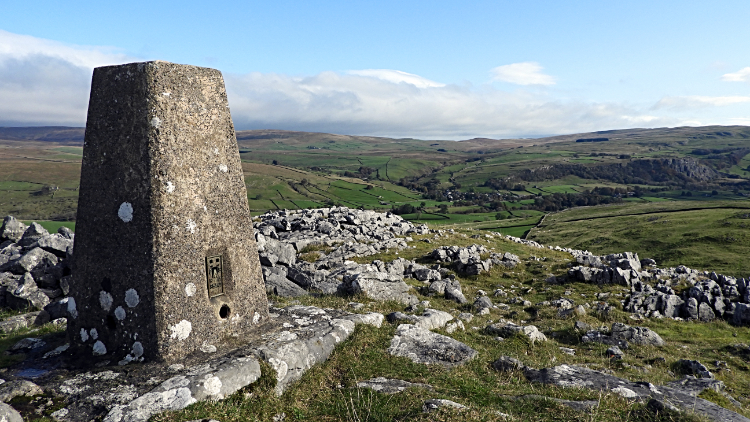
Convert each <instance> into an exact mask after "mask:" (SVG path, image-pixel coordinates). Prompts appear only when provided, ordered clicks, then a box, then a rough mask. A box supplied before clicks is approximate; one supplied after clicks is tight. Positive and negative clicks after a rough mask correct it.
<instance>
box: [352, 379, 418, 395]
mask: <svg viewBox="0 0 750 422" xmlns="http://www.w3.org/2000/svg"><path fill="white" fill-rule="evenodd" d="M357 387H360V388H369V389H370V390H374V391H377V392H378V393H383V394H396V393H400V392H402V391H404V390H406V389H407V388H425V389H428V390H432V386H431V385H429V384H420V383H412V382H407V381H402V380H398V379H390V378H383V377H377V378H373V379H370V380H367V381H360V382H358V383H357Z"/></svg>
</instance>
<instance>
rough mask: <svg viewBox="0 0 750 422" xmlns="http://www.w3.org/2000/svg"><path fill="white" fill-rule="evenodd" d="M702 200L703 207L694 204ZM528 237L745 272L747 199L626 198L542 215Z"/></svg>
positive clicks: (749, 239)
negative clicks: (629, 200) (631, 200)
mask: <svg viewBox="0 0 750 422" xmlns="http://www.w3.org/2000/svg"><path fill="white" fill-rule="evenodd" d="M701 206H708V207H709V208H707V209H694V208H696V207H701ZM528 238H529V239H532V240H536V241H538V242H541V243H544V244H550V245H559V246H566V247H572V248H576V249H587V250H590V251H592V252H595V253H598V254H606V253H615V252H622V251H634V252H638V253H639V254H640V256H641V257H643V258H646V257H650V258H653V259H656V261H657V263H658V264H659V265H660V266H665V267H667V266H676V265H679V264H683V265H687V266H689V267H691V268H697V269H704V270H712V271H717V272H720V273H724V274H728V275H733V276H737V277H746V276H748V274H749V273H750V264H748V263H747V261H746V260H745V259H744V257H746V256H747V255H748V253H750V203H748V202H737V201H734V202H723V203H722V202H710V203H695V202H654V203H628V204H622V205H617V206H610V207H591V208H580V209H572V210H567V211H563V212H560V213H556V214H551V215H549V216H547V217H546V218H545V220H544V223H543V224H542V225H540V226H539V227H537V228H535V229H533V230H531V232H530V233H529V236H528Z"/></svg>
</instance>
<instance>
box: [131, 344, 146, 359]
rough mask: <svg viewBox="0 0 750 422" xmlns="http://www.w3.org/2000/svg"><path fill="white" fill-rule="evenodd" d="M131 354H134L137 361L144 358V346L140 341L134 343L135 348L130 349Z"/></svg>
mask: <svg viewBox="0 0 750 422" xmlns="http://www.w3.org/2000/svg"><path fill="white" fill-rule="evenodd" d="M130 353H132V354H133V357H135V358H136V359H137V358H139V357H141V356H143V345H142V344H141V342H140V341H136V342H135V343H133V347H132V349H130Z"/></svg>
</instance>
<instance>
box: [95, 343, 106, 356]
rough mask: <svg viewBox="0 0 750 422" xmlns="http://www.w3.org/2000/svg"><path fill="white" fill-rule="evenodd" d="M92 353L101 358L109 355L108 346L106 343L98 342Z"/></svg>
mask: <svg viewBox="0 0 750 422" xmlns="http://www.w3.org/2000/svg"><path fill="white" fill-rule="evenodd" d="M92 353H93V354H94V356H101V355H104V354H106V353H107V346H105V345H104V343H102V342H101V340H97V342H96V343H94V346H93V347H92Z"/></svg>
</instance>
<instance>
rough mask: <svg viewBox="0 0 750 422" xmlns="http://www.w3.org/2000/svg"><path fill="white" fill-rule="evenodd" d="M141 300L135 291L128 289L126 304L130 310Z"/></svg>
mask: <svg viewBox="0 0 750 422" xmlns="http://www.w3.org/2000/svg"><path fill="white" fill-rule="evenodd" d="M140 301H141V299H140V298H139V297H138V292H136V291H135V289H128V290H127V291H125V304H126V305H128V308H135V307H136V306H137V305H138V303H139V302H140Z"/></svg>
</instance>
